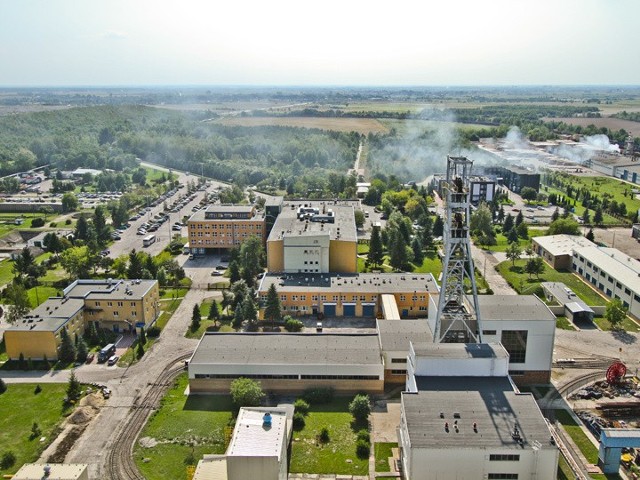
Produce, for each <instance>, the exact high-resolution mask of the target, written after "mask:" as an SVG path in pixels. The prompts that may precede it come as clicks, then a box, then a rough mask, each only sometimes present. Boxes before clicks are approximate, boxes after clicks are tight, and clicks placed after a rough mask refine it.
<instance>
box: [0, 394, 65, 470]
mask: <svg viewBox="0 0 640 480" xmlns="http://www.w3.org/2000/svg"><path fill="white" fill-rule="evenodd" d="M35 387H36V384H31V383H25V384H9V385H8V388H7V391H6V392H5V393H3V394H2V395H0V412H2V414H0V455H1V454H3V453H4V452H7V451H12V452H13V453H14V454H15V456H16V463H15V465H14V466H13V467H11V468H8V469H5V470H3V469H0V476H1V475H6V474H12V473H15V472H16V471H17V470H18V469H19V468H20V467H21V466H22V464H23V463H28V462H34V461H36V460H37V459H38V457H39V456H40V453H41V452H42V451H43V450H44V449H45V448H46V446H47V445H49V443H51V441H52V440H53V437H54V435H55V434H56V433H55V430H56V426H57V425H58V424H59V423H60V421H61V420H62V400H63V399H64V397H65V396H66V393H65V390H66V388H67V386H66V385H65V384H55V383H43V384H41V385H40V387H41V388H42V391H41V392H40V393H39V394H34V390H35ZM33 422H37V423H38V426H39V427H40V430H41V431H42V434H41V435H40V436H39V437H38V438H34V439H33V440H31V439H30V438H29V437H30V435H31V426H32V425H33ZM41 437H44V439H45V440H44V441H42V442H40V438H41Z"/></svg>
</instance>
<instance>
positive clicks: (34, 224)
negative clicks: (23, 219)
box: [31, 218, 44, 228]
mask: <svg viewBox="0 0 640 480" xmlns="http://www.w3.org/2000/svg"><path fill="white" fill-rule="evenodd" d="M38 227H44V219H43V218H34V219H33V220H31V228H38Z"/></svg>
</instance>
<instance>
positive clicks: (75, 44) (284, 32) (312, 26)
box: [0, 0, 640, 87]
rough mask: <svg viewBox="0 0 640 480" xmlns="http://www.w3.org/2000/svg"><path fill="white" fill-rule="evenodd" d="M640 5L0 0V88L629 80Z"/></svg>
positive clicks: (505, 0)
mask: <svg viewBox="0 0 640 480" xmlns="http://www.w3.org/2000/svg"><path fill="white" fill-rule="evenodd" d="M639 21H640V1H639V0H439V1H434V0H421V1H408V0H394V1H389V0H387V1H385V2H382V1H378V0H368V1H359V0H339V1H337V0H322V1H315V0H296V1H291V0H261V1H255V0H227V1H222V0H180V1H163V0H0V86H6V87H14V86H134V85H374V86H377V85H594V84H613V85H637V84H640V23H639Z"/></svg>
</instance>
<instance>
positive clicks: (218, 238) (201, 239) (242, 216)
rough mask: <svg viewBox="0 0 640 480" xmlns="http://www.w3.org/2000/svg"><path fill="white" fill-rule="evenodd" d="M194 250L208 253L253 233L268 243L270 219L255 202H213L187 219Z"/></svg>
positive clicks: (196, 252)
mask: <svg viewBox="0 0 640 480" xmlns="http://www.w3.org/2000/svg"><path fill="white" fill-rule="evenodd" d="M187 231H188V235H189V246H190V248H191V253H193V254H197V255H204V254H206V253H215V252H220V251H225V250H229V249H232V248H234V247H237V246H238V245H240V243H242V242H243V241H244V240H246V239H247V238H248V237H251V236H253V235H255V236H257V237H258V238H260V239H261V240H262V242H264V240H265V238H266V218H265V215H264V214H262V213H260V212H258V211H257V210H256V208H255V206H253V205H210V206H209V207H207V208H206V209H203V210H199V211H197V212H196V213H194V214H193V215H192V216H191V218H190V219H189V220H188V221H187Z"/></svg>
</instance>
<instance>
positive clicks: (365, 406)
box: [349, 394, 371, 422]
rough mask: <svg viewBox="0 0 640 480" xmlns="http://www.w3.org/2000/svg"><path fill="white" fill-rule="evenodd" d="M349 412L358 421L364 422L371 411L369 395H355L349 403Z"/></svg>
mask: <svg viewBox="0 0 640 480" xmlns="http://www.w3.org/2000/svg"><path fill="white" fill-rule="evenodd" d="M349 413H351V415H353V418H355V419H356V421H358V422H364V421H366V420H367V418H368V417H369V414H370V413H371V405H370V404H369V395H362V394H361V395H356V396H355V397H353V400H352V401H351V403H350V404H349Z"/></svg>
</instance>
